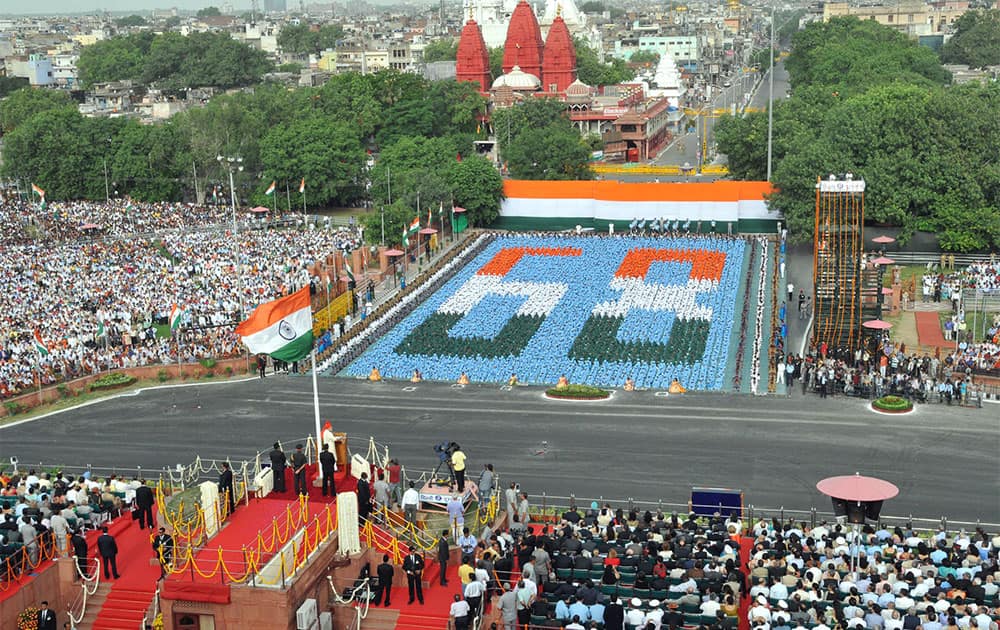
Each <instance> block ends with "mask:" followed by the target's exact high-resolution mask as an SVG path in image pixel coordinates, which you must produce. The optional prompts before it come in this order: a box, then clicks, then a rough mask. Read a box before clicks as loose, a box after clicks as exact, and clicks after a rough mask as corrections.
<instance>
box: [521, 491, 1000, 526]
mask: <svg viewBox="0 0 1000 630" xmlns="http://www.w3.org/2000/svg"><path fill="white" fill-rule="evenodd" d="M528 499H529V505H536V506H538V507H537V508H536V509H534V510H532V509H529V510H528V511H529V514H533V515H535V514H538V515H547V514H548V513H549V512H550V511H552V510H569V509H572V508H581V509H584V510H586V509H589V507H590V504H591V503H592V502H595V501H596V502H597V504H598V506H599V507H604V505H605V504H607V505H610V506H611V507H612V508H619V507H620V508H622V509H623V510H624V511H625V512H628V511H631V510H633V509H634V510H636V511H638V512H640V513H641V512H644V511H646V510H649V511H651V512H654V513H656V512H663V513H665V514H670V513H676V514H678V515H687V514H688V513H689V512H690V511H691V510H692V509H699V511H701V512H702V513H704V512H707V511H709V510H720V509H721V510H725V509H726V506H722V505H692V504H691V503H690V502H686V503H672V502H666V501H662V500H657V501H651V500H645V499H636V498H634V497H625V498H608V497H603V496H602V497H577V496H576V495H570V496H558V495H551V494H547V493H544V492H543V493H542V494H534V495H533V494H529V495H528ZM742 512H743V513H742V517H741V520H742V521H743V522H744V523H748V524H751V525H752V524H753V523H754V522H755V521H757V520H759V519H761V518H767V519H770V518H776V519H778V520H779V521H781V522H788V521H789V520H794V521H795V522H796V523H800V522H801V523H809V524H810V526H813V527H814V526H816V525H818V524H820V523H822V522H827V523H833V522H836V520H837V515H836V514H834V513H833V512H827V511H823V510H818V509H816V508H815V507H811V508H809V509H805V510H803V509H792V508H786V507H785V506H779V507H766V506H759V505H753V504H744V505H743V511H742ZM879 523H881V524H882V525H884V526H887V527H895V526H904V527H906V528H908V529H913V530H914V531H917V532H938V531H945V532H949V531H958V530H961V529H966V530H968V529H975V528H977V527H980V528H982V529H984V530H985V531H987V532H989V533H1000V523H990V522H983V521H981V520H976V521H961V520H954V519H950V518H948V517H947V516H945V515H942V516H939V517H937V518H927V517H916V516H913V515H912V514H909V515H906V516H889V515H881V516H879Z"/></svg>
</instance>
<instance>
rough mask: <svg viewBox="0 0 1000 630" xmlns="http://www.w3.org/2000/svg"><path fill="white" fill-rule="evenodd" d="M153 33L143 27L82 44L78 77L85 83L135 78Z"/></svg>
mask: <svg viewBox="0 0 1000 630" xmlns="http://www.w3.org/2000/svg"><path fill="white" fill-rule="evenodd" d="M178 36H179V35H178ZM154 37H155V35H154V34H153V33H152V32H148V31H147V32H143V33H138V34H135V35H129V36H127V37H112V38H110V39H105V40H102V41H99V42H97V43H95V44H91V45H90V46H84V47H83V48H82V49H81V50H80V59H79V60H77V62H76V67H77V70H78V71H79V73H80V81H81V82H82V83H83V84H84V85H85V86H86V87H93V85H94V84H95V83H107V82H109V81H123V80H126V79H132V80H136V81H138V80H139V79H140V77H141V76H142V73H143V66H144V64H145V61H146V55H147V54H148V53H149V47H150V45H151V44H152V42H153V39H154Z"/></svg>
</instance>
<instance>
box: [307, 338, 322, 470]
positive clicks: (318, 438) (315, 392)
mask: <svg viewBox="0 0 1000 630" xmlns="http://www.w3.org/2000/svg"><path fill="white" fill-rule="evenodd" d="M310 356H311V357H312V384H313V415H314V416H315V420H316V462H317V465H316V470H317V471H318V473H319V477H320V478H321V479H322V478H323V467H322V466H320V465H319V452H320V451H321V450H323V433H322V430H321V429H320V426H319V424H320V423H319V385H317V383H316V346H315V345H314V346H313V349H312V352H311V353H310Z"/></svg>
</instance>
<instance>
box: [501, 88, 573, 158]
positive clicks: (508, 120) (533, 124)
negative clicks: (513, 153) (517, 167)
mask: <svg viewBox="0 0 1000 630" xmlns="http://www.w3.org/2000/svg"><path fill="white" fill-rule="evenodd" d="M491 120H492V123H493V130H494V133H495V134H496V138H497V144H498V146H499V148H500V152H501V154H503V153H504V151H506V150H507V149H508V148H509V147H510V146H513V145H514V144H515V143H516V142H517V139H518V137H519V136H520V135H521V133H522V132H524V131H527V130H528V129H540V128H542V127H548V126H550V125H563V124H565V125H568V124H569V119H568V118H566V108H565V106H564V105H563V104H562V103H560V102H558V101H554V100H549V99H529V100H527V101H525V102H524V103H521V104H520V105H516V106H514V107H507V108H498V109H494V110H493V114H492V118H491Z"/></svg>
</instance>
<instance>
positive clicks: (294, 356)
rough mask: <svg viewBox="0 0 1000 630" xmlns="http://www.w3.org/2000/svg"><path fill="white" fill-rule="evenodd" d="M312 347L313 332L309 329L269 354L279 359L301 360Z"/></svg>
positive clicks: (307, 354)
mask: <svg viewBox="0 0 1000 630" xmlns="http://www.w3.org/2000/svg"><path fill="white" fill-rule="evenodd" d="M312 348H313V334H312V331H311V330H310V331H309V332H306V333H303V334H301V335H299V336H298V337H296V338H295V339H292V340H291V341H290V342H289V343H287V344H286V345H284V346H281V347H280V348H278V349H277V350H275V351H274V352H272V353H271V356H272V357H274V358H275V359H278V360H279V361H301V360H302V359H304V358H305V357H307V356H309V353H310V352H312Z"/></svg>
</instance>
